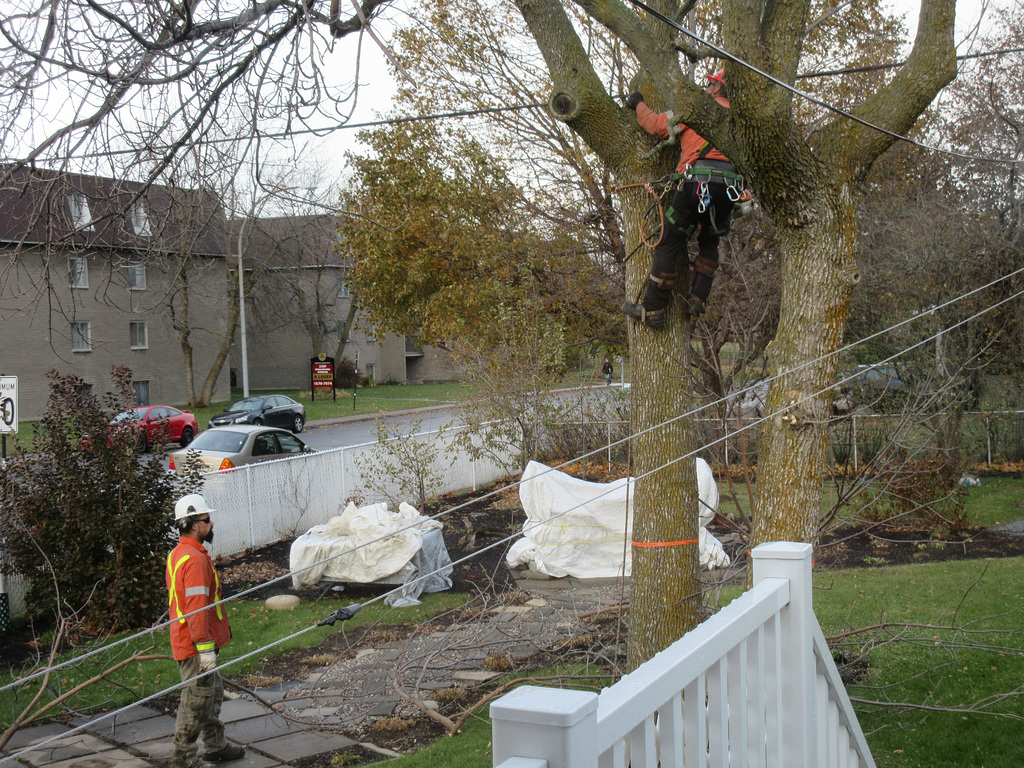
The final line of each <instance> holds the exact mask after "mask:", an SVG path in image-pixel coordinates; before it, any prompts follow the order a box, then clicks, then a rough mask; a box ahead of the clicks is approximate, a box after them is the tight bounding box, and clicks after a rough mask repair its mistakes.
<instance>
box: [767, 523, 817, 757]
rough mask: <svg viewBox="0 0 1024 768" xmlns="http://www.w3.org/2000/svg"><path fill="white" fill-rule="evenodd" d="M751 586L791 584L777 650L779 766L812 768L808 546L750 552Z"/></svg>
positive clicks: (811, 623) (814, 743)
mask: <svg viewBox="0 0 1024 768" xmlns="http://www.w3.org/2000/svg"><path fill="white" fill-rule="evenodd" d="M750 554H751V557H752V558H753V561H754V584H758V583H760V582H761V581H763V580H765V579H768V578H778V579H788V580H789V605H787V606H786V607H785V608H783V609H782V612H781V614H780V615H779V619H780V626H779V631H780V638H779V640H780V642H779V647H780V648H783V649H785V654H786V674H785V675H783V678H782V712H781V713H780V720H781V724H782V745H783V758H784V761H783V765H785V766H786V768H814V766H816V765H817V759H818V744H817V742H818V717H819V713H818V711H817V707H816V706H815V677H816V676H817V672H816V668H815V661H814V635H813V631H814V627H815V621H816V619H815V618H814V607H813V605H812V602H811V545H810V544H794V543H791V542H786V541H782V542H774V543H771V544H761V545H759V546H757V547H755V548H754V549H753V550H752V551H751V553H750Z"/></svg>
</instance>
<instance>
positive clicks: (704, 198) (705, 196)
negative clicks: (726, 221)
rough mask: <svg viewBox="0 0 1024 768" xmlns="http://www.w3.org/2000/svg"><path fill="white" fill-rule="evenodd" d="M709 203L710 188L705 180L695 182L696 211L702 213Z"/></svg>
mask: <svg viewBox="0 0 1024 768" xmlns="http://www.w3.org/2000/svg"><path fill="white" fill-rule="evenodd" d="M710 204H711V190H709V189H708V183H707V182H706V181H698V182H697V213H704V211H706V210H707V209H708V206H709V205H710Z"/></svg>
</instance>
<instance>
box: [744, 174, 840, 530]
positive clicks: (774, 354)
mask: <svg viewBox="0 0 1024 768" xmlns="http://www.w3.org/2000/svg"><path fill="white" fill-rule="evenodd" d="M817 199H818V200H819V201H820V203H819V206H818V208H817V209H816V210H814V211H812V212H810V213H812V215H811V216H810V219H811V221H812V222H813V223H812V224H810V225H809V226H806V227H800V228H797V227H785V226H781V227H779V229H778V233H777V240H778V243H779V247H780V250H781V252H782V258H783V267H782V271H783V295H782V306H781V311H780V316H779V327H778V331H777V333H776V335H775V339H774V340H773V341H772V343H771V345H770V347H769V365H770V370H769V374H770V375H771V376H774V377H777V378H775V379H774V380H773V381H772V383H771V386H770V388H769V390H768V402H767V404H766V408H765V412H766V413H768V414H774V415H773V416H771V417H770V418H769V419H768V420H767V421H766V422H765V423H764V426H763V428H762V429H761V439H760V441H759V444H758V451H759V457H758V475H757V485H758V491H759V493H758V501H757V507H756V509H755V514H754V532H753V541H752V545H753V546H756V545H757V544H762V543H764V542H767V541H803V542H814V541H815V540H816V536H817V529H818V518H819V516H820V514H821V497H822V482H823V479H824V478H825V477H827V469H828V466H827V451H828V450H829V445H828V421H829V418H830V417H831V415H832V400H833V391H832V386H833V385H834V384H835V381H836V368H837V366H838V355H835V354H832V353H834V352H835V351H836V350H838V349H839V347H840V344H841V342H842V335H843V327H844V325H845V323H846V316H847V314H848V313H849V307H850V296H851V294H852V290H853V286H854V284H856V282H857V281H858V280H859V273H858V271H857V265H856V261H855V258H854V247H855V243H856V227H855V215H854V205H853V203H852V200H851V198H850V194H849V191H848V190H847V191H845V192H833V193H831V194H829V193H828V191H827V189H825V190H822V191H820V192H819V196H818V198H817Z"/></svg>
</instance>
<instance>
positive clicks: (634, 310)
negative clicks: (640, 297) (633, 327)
mask: <svg viewBox="0 0 1024 768" xmlns="http://www.w3.org/2000/svg"><path fill="white" fill-rule="evenodd" d="M622 311H623V312H625V313H626V314H627V315H629V316H630V317H635V318H636V319H637V320H639V321H640V322H641V323H643V324H644V325H646V326H647V327H648V328H653V329H654V330H656V331H660V330H661V329H662V328H664V327H665V309H664V308H662V309H654V310H650V309H645V308H644V307H643V306H642V305H640V304H630V303H629V302H628V301H627V302H625V303H624V304H623V305H622Z"/></svg>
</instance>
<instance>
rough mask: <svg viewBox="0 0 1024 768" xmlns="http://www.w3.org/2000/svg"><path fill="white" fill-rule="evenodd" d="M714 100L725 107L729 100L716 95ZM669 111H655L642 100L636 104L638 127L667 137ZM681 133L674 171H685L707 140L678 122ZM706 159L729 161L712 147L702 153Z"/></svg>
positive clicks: (698, 155) (664, 137)
mask: <svg viewBox="0 0 1024 768" xmlns="http://www.w3.org/2000/svg"><path fill="white" fill-rule="evenodd" d="M715 101H717V102H718V103H719V104H721V105H722V106H723V107H725V108H726V109H728V108H729V100H728V99H725V98H722V97H719V96H716V97H715ZM669 114H670V113H669V112H662V113H660V114H659V113H657V112H655V111H654V110H653V109H651V108H650V107H648V106H647V105H646V104H644V103H643V102H642V101H641V102H640V103H639V104H637V105H636V120H637V122H638V123H640V127H641V128H643V129H644V130H645V131H647V132H648V133H650V134H653V135H655V136H660V137H661V138H663V139H667V138H668V137H669V131H668V118H669ZM679 127H680V128H681V129H682V133H680V134H679V150H680V151H679V162H678V163H677V164H676V173H686V172H687V171H688V170H689V169H690V166H691V165H693V164H694V162H695V161H696V160H697V158H698V157H700V153H701V150H703V149H704V147H705V146H707V143H708V142H707V140H706V139H704V138H703V137H702V136H701V135H700V134H698V133H697V132H696V131H695V130H693V128H690V127H689V126H687V125H686V124H685V123H679ZM704 158H705V159H706V160H724V161H725V162H731V161H730V160H729V158H728V157H726V156H725V155H723V154H722V153H721V152H719V151H718V150H717V149H715V148H714V147H712V148H711V150H710V151H709V152H708V153H707V154H706V155H704Z"/></svg>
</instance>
